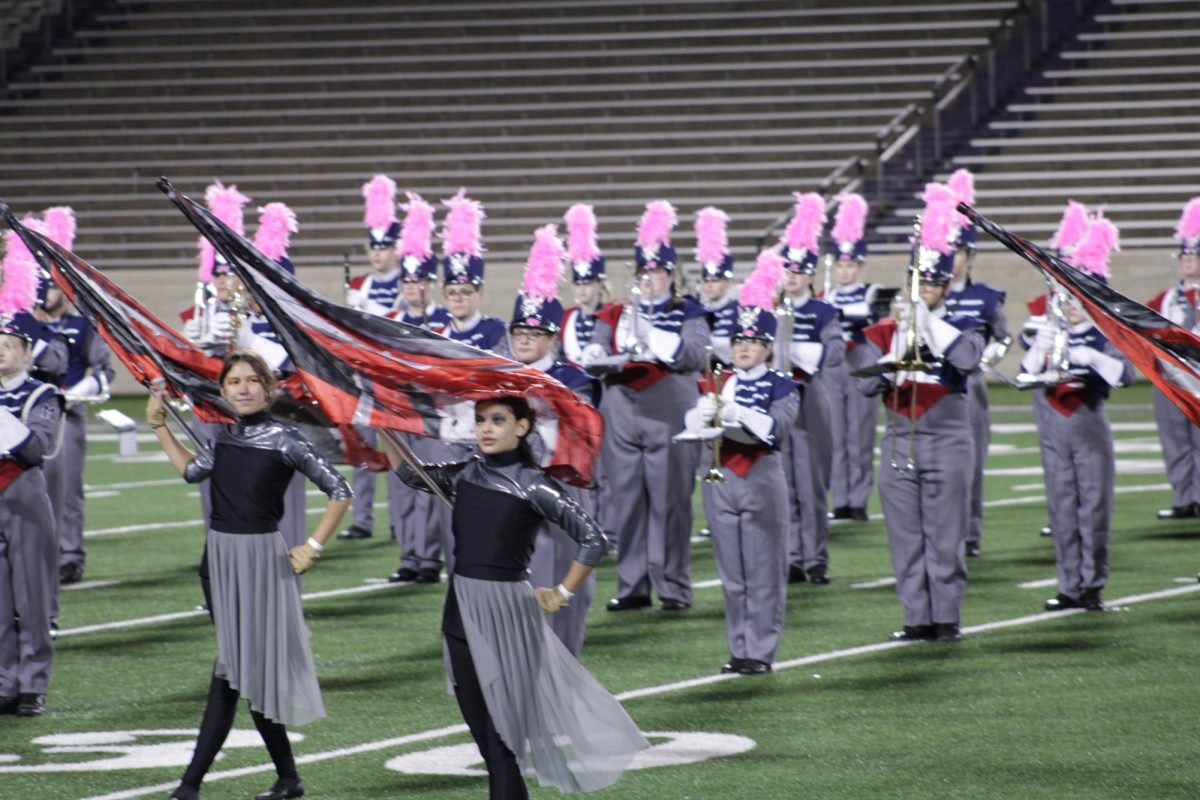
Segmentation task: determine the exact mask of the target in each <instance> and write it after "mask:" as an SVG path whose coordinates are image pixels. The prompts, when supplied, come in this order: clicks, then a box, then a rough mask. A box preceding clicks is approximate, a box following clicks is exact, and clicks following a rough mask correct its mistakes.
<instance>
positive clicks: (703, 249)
mask: <svg viewBox="0 0 1200 800" xmlns="http://www.w3.org/2000/svg"><path fill="white" fill-rule="evenodd" d="M728 224H729V215H728V214H726V213H725V212H724V211H722V210H721V209H719V208H715V207H713V206H706V207H705V208H702V209H700V210H699V211H697V212H696V261H698V262H700V263H701V264H708V263H714V262H715V263H717V264H719V263H721V262H722V261H724V260H725V256H726V255H727V254H728V253H729V235H728V234H727V233H726V232H725V228H726V226H727V225H728Z"/></svg>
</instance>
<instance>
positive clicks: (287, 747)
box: [182, 673, 299, 790]
mask: <svg viewBox="0 0 1200 800" xmlns="http://www.w3.org/2000/svg"><path fill="white" fill-rule="evenodd" d="M237 701H238V693H237V690H235V689H234V688H233V687H232V686H230V685H229V681H227V680H225V679H224V678H218V677H217V676H216V674H215V673H214V674H213V677H212V683H211V684H210V685H209V688H208V705H206V706H205V707H204V719H202V720H201V721H200V735H199V736H197V737H196V752H195V754H193V755H192V763H190V764H188V768H187V771H186V772H184V773H183V780H182V783H184V784H186V785H187V786H190V787H191V788H193V789H197V790H199V788H200V781H202V780H204V776H205V774H206V773H207V772H208V769H209V767H211V766H212V763H213V761H214V760H215V759H216V757H217V753H219V752H221V747H222V746H223V745H224V744H225V739H226V737H228V736H229V731H230V729H231V728H232V727H233V718H234V716H235V715H236V714H237ZM250 716H251V717H252V718H253V719H254V727H256V728H258V734H259V736H262V740H263V743H264V744H266V746H267V752H268V753H270V755H271V761H272V763H274V764H275V772H276V773H278V775H279V778H280V779H281V780H287V779H295V778H297V777H299V776H298V775H297V774H296V761H295V759H294V758H292V745H291V742H289V741H288V737H287V728H286V727H284V726H283V725H282V724H280V723H278V722H272V721H271V720H269V719H267V718H266V717H264V716H263V715H262V714H260V713H259V712H257V711H255V710H254V709H250Z"/></svg>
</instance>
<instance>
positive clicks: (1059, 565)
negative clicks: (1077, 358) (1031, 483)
mask: <svg viewBox="0 0 1200 800" xmlns="http://www.w3.org/2000/svg"><path fill="white" fill-rule="evenodd" d="M1034 402H1035V403H1041V404H1043V405H1045V406H1046V409H1045V421H1046V431H1045V432H1046V434H1048V435H1047V436H1044V438H1045V439H1046V440H1047V446H1048V447H1049V448H1050V449H1051V450H1052V451H1053V453H1054V462H1055V468H1054V469H1053V470H1051V471H1049V472H1047V473H1046V475H1045V478H1046V505H1047V506H1048V507H1049V510H1050V529H1051V531H1052V532H1053V534H1054V560H1055V562H1056V571H1057V573H1058V591H1059V593H1061V594H1064V595H1066V596H1067V597H1071V598H1074V599H1076V600H1078V599H1080V595H1081V594H1082V593H1083V592H1085V591H1087V590H1088V589H1102V588H1104V585H1105V584H1106V583H1107V582H1108V547H1109V540H1110V538H1111V528H1110V526H1111V523H1112V513H1113V482H1114V480H1115V477H1116V464H1115V461H1114V456H1113V441H1112V429H1111V428H1110V427H1109V424H1108V416H1107V415H1106V414H1105V413H1104V406H1103V404H1101V405H1100V406H1099V407H1097V408H1096V410H1094V411H1093V410H1092V409H1090V408H1088V407H1087V406H1086V405H1082V406H1080V407H1079V408H1078V409H1076V410H1075V413H1074V414H1072V415H1071V416H1069V417H1066V416H1063V415H1062V414H1060V413H1058V412H1057V411H1055V410H1054V409H1053V408H1052V407H1050V406H1049V404H1048V403H1047V402H1046V399H1045V395H1044V392H1043V391H1042V390H1038V392H1037V394H1036V395H1034Z"/></svg>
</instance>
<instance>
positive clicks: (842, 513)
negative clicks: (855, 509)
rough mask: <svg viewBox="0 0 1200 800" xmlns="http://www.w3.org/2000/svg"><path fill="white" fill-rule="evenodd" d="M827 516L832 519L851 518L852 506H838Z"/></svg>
mask: <svg viewBox="0 0 1200 800" xmlns="http://www.w3.org/2000/svg"><path fill="white" fill-rule="evenodd" d="M825 516H827V517H829V518H830V519H850V506H838V507H837V508H835V509H834V510H833V511H830V512H829V513H828V514H826V515H825Z"/></svg>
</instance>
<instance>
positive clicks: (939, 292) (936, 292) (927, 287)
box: [920, 282, 950, 311]
mask: <svg viewBox="0 0 1200 800" xmlns="http://www.w3.org/2000/svg"><path fill="white" fill-rule="evenodd" d="M949 289H950V287H949V286H944V285H940V284H936V283H924V282H922V283H921V287H920V293H921V302H923V303H924V304H925V306H926V307H927V308H928V309H929V310H930V311H933V310H934V309H935V308H937V307H938V306H940V305H941V304H942V301H943V300H945V299H946V292H947V291H949Z"/></svg>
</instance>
